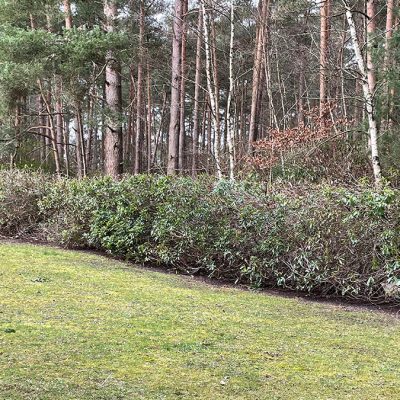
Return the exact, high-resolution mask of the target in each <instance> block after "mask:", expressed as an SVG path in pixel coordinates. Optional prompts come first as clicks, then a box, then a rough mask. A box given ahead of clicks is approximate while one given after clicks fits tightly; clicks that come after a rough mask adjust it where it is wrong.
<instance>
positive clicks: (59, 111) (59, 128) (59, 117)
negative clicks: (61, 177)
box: [55, 77, 65, 164]
mask: <svg viewBox="0 0 400 400" xmlns="http://www.w3.org/2000/svg"><path fill="white" fill-rule="evenodd" d="M55 91H56V92H55V97H56V99H55V104H56V132H57V133H56V141H57V152H58V155H59V158H60V162H61V164H62V161H63V160H64V136H65V135H64V118H63V106H62V97H61V96H62V81H61V78H59V77H55Z"/></svg>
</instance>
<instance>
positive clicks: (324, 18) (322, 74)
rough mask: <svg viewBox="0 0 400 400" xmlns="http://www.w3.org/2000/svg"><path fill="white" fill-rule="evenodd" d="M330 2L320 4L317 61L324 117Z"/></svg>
mask: <svg viewBox="0 0 400 400" xmlns="http://www.w3.org/2000/svg"><path fill="white" fill-rule="evenodd" d="M329 18H330V0H324V1H323V3H322V4H321V33H320V61H319V115H320V118H323V116H324V112H325V111H324V110H325V105H326V101H327V97H328V93H327V86H326V85H327V73H328V42H329Z"/></svg>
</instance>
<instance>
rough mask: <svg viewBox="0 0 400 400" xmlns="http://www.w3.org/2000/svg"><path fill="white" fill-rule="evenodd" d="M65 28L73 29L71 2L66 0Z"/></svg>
mask: <svg viewBox="0 0 400 400" xmlns="http://www.w3.org/2000/svg"><path fill="white" fill-rule="evenodd" d="M64 14H65V28H66V29H72V12H71V2H70V1H69V0H64Z"/></svg>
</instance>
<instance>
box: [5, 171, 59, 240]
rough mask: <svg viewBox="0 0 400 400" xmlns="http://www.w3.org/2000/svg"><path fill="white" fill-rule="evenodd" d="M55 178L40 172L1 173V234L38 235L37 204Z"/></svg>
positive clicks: (10, 235) (38, 218)
mask: <svg viewBox="0 0 400 400" xmlns="http://www.w3.org/2000/svg"><path fill="white" fill-rule="evenodd" d="M51 182H52V179H51V178H50V177H48V176H45V175H43V174H40V173H31V172H28V171H18V170H16V171H6V170H0V235H4V236H8V237H21V236H27V235H31V234H33V233H34V232H36V233H37V230H38V229H37V228H38V224H39V223H40V219H41V217H40V212H39V207H38V201H39V199H41V198H42V197H43V196H44V195H45V194H46V192H47V190H48V188H49V187H50V186H51Z"/></svg>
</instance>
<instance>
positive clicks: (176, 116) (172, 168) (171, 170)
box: [167, 0, 184, 175]
mask: <svg viewBox="0 0 400 400" xmlns="http://www.w3.org/2000/svg"><path fill="white" fill-rule="evenodd" d="M183 2H184V0H175V10H174V21H173V38H172V77H171V107H170V123H169V137H168V163H167V174H168V175H176V173H177V170H178V150H179V147H178V142H179V125H180V84H181V72H182V70H181V64H182V60H181V56H182V10H183Z"/></svg>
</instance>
